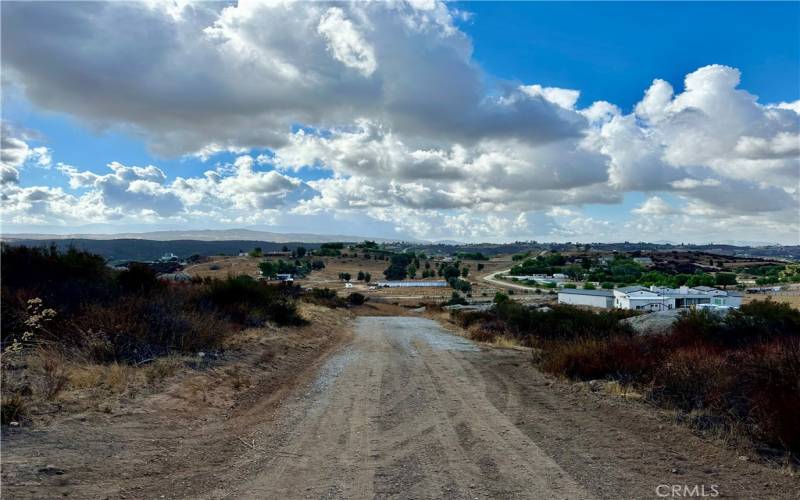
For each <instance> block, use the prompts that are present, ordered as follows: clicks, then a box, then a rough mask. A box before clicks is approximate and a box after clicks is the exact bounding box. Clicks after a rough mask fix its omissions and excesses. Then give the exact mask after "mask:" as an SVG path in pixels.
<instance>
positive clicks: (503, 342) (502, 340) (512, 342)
mask: <svg viewBox="0 0 800 500" xmlns="http://www.w3.org/2000/svg"><path fill="white" fill-rule="evenodd" d="M490 344H491V346H492V347H498V348H500V349H517V348H520V347H522V344H520V343H519V342H518V341H517V340H516V339H514V338H511V337H504V336H498V337H495V338H494V340H492V341H491V342H490Z"/></svg>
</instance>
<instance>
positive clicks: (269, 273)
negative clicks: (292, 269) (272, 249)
mask: <svg viewBox="0 0 800 500" xmlns="http://www.w3.org/2000/svg"><path fill="white" fill-rule="evenodd" d="M258 268H259V269H260V270H261V275H262V276H264V277H265V278H274V277H275V275H276V274H278V265H277V264H276V263H274V262H270V261H268V260H265V261H264V262H262V263H261V264H259V265H258Z"/></svg>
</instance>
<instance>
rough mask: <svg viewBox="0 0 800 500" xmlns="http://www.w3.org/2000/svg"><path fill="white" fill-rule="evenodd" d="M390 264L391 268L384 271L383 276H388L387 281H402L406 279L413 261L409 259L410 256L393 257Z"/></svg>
mask: <svg viewBox="0 0 800 500" xmlns="http://www.w3.org/2000/svg"><path fill="white" fill-rule="evenodd" d="M389 262H390V264H389V267H387V268H386V269H385V270H384V271H383V275H384V276H386V279H388V280H401V279H403V278H405V277H406V275H407V272H408V271H407V269H408V266H409V264H410V263H411V259H409V257H408V255H405V254H395V255H392V256H391V258H390V260H389Z"/></svg>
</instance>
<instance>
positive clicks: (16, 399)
mask: <svg viewBox="0 0 800 500" xmlns="http://www.w3.org/2000/svg"><path fill="white" fill-rule="evenodd" d="M26 408H27V403H26V400H25V397H24V396H23V395H22V394H20V393H19V392H12V391H8V390H4V391H3V394H2V395H0V421H2V424H3V425H8V424H10V423H11V422H19V421H20V420H21V419H22V418H23V417H24V416H25V412H26Z"/></svg>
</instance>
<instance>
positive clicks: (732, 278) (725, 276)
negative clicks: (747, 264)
mask: <svg viewBox="0 0 800 500" xmlns="http://www.w3.org/2000/svg"><path fill="white" fill-rule="evenodd" d="M714 280H715V282H716V284H717V285H718V286H722V287H725V288H727V287H728V285H735V284H736V275H735V274H733V273H717V275H716V276H715V277H714Z"/></svg>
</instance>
